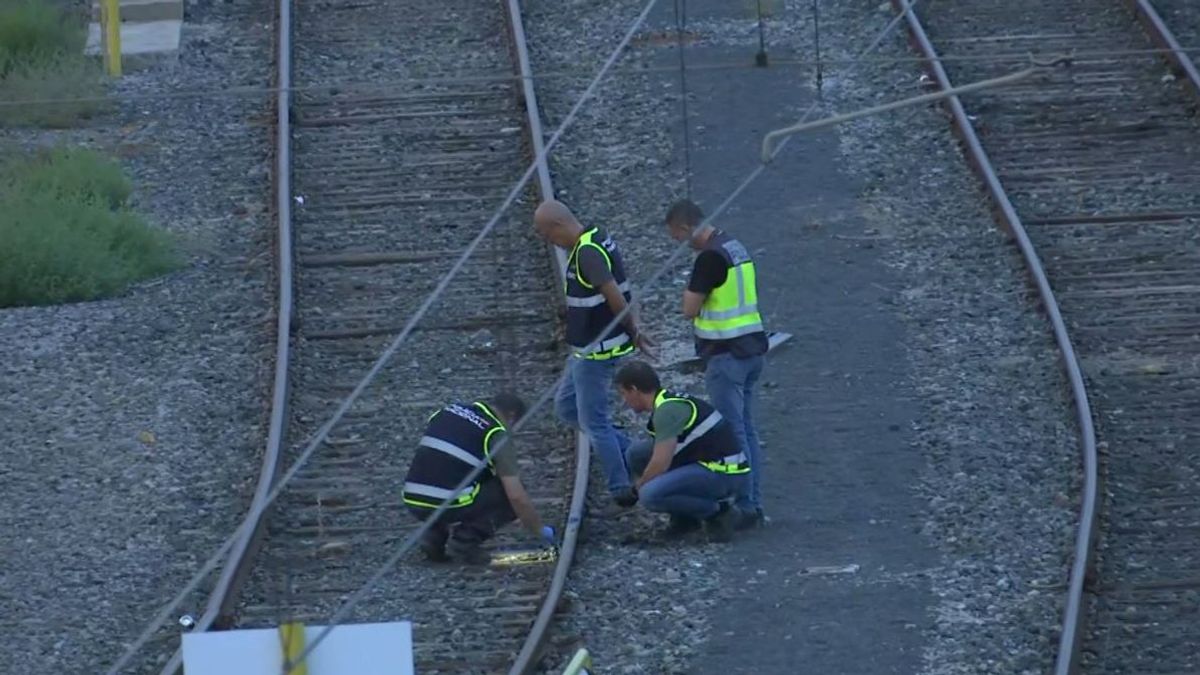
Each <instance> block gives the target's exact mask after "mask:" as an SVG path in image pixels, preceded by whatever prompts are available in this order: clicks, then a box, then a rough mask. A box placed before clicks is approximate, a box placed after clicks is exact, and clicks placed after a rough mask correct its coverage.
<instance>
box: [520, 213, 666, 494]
mask: <svg viewBox="0 0 1200 675" xmlns="http://www.w3.org/2000/svg"><path fill="white" fill-rule="evenodd" d="M533 227H534V230H535V231H536V232H537V233H538V236H540V237H541V238H542V239H545V240H546V241H548V242H550V243H551V244H554V245H555V246H559V247H561V248H563V249H566V250H567V251H570V255H569V256H568V257H567V272H566V294H567V343H568V345H569V346H570V349H571V356H570V357H569V358H568V360H567V369H568V373H567V377H566V379H565V380H564V381H563V385H562V387H561V388H560V389H559V390H558V394H557V396H556V397H555V399H554V410H555V413H556V414H557V415H558V417H559V419H561V420H563V421H564V422H566V423H567V424H570V425H571V426H573V427H575V428H576V429H581V430H582V431H583V432H584V433H586V434H587V435H588V439H589V440H590V441H591V444H592V447H593V448H595V450H596V454H597V455H598V456H599V457H600V463H601V465H602V466H603V468H604V474H605V479H606V481H607V483H608V491H609V493H610V494H612V496H613V500H614V501H615V502H616V503H617V504H618V505H619V506H623V507H629V506H633V505H634V504H636V503H637V494H636V493H635V492H634V491H633V487H632V486H631V485H630V482H629V469H628V467H626V465H625V449H626V448H627V447H628V446H629V439H628V438H626V437H625V435H624V434H622V433H620V432H618V431H617V430H616V429H615V428H614V427H613V424H612V421H611V419H610V418H609V411H608V396H609V392H610V389H611V387H612V377H613V373H614V372H615V371H616V368H617V364H618V361H619V360H620V359H621V357H623V356H625V355H627V354H630V353H632V352H633V350H634V349H635V348H640V349H642V350H643V351H647V353H649V352H648V348H650V347H653V346H654V342H653V340H651V339H650V338H648V337H647V336H646V335H644V334H642V333H641V332H639V331H638V327H637V320H636V317H634V315H633V312H627V313H626V314H625V316H624V317H623V318H622V319H621V322H620V323H619V324H618V325H616V326H614V327H613V328H612V330H609V331H608V332H606V333H604V332H603V331H604V329H605V327H607V326H608V325H609V324H610V323H612V321H613V319H614V318H615V317H616V316H617V315H618V314H620V313H621V312H622V311H624V309H625V307H626V306H627V305H628V304H629V300H630V297H631V295H630V292H629V282H628V281H627V280H626V277H625V263H624V262H623V261H622V259H621V251H620V250H619V249H618V248H617V243H616V242H615V241H613V238H612V237H611V236H609V235H608V233H606V232H604V231H603V230H601V229H599V228H596V227H592V228H587V229H585V228H584V227H583V225H580V224H579V221H578V220H576V218H575V215H574V214H573V213H571V210H570V209H568V208H567V207H566V205H564V204H562V203H561V202H558V201H555V200H553V199H550V200H547V201H545V202H543V203H542V204H541V205H540V206H538V208H537V211H535V212H534V214H533ZM602 333H603V334H602Z"/></svg>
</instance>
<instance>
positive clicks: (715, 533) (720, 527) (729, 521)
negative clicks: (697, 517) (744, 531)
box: [704, 502, 733, 542]
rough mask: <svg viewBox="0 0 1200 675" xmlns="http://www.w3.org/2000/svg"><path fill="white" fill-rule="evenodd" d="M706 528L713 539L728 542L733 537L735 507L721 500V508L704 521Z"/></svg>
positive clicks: (709, 536)
mask: <svg viewBox="0 0 1200 675" xmlns="http://www.w3.org/2000/svg"><path fill="white" fill-rule="evenodd" d="M704 530H705V531H706V532H707V533H708V538H709V539H710V540H712V541H719V542H726V541H731V540H732V539H733V509H732V508H730V506H729V504H726V503H725V502H721V507H720V510H718V511H717V513H716V514H715V515H713V516H710V517H709V518H708V519H707V520H705V521H704Z"/></svg>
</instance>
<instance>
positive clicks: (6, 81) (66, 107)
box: [0, 0, 105, 127]
mask: <svg viewBox="0 0 1200 675" xmlns="http://www.w3.org/2000/svg"><path fill="white" fill-rule="evenodd" d="M86 39H87V32H86V26H85V24H84V23H83V22H82V21H81V20H80V19H79V17H78V16H76V15H74V14H72V13H69V12H68V11H67V10H65V9H64V8H63V7H61V6H60V5H59V4H58V3H54V2H50V1H49V0H0V122H2V123H4V124H8V125H40V126H49V127H63V126H68V125H70V124H72V123H74V122H75V121H77V120H78V119H80V118H83V117H87V116H89V115H92V114H95V113H96V112H98V111H99V110H101V109H103V108H104V107H105V102H104V98H103V94H104V90H103V76H102V71H101V66H100V64H99V63H98V62H97V61H95V60H94V59H89V58H87V57H86V56H84V55H83V46H84V43H85V42H86ZM64 99H66V100H64ZM80 99H83V100H80ZM24 101H33V103H23V102H24Z"/></svg>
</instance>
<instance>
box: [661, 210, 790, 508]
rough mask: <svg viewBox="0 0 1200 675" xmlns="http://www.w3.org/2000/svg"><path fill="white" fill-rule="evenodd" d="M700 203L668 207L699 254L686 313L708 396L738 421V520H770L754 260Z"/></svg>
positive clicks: (762, 344)
mask: <svg viewBox="0 0 1200 675" xmlns="http://www.w3.org/2000/svg"><path fill="white" fill-rule="evenodd" d="M703 220H704V214H703V212H701V211H700V207H699V206H697V205H696V204H695V203H693V202H691V201H689V200H686V199H684V200H680V201H678V202H676V203H675V204H674V205H672V206H671V208H670V210H668V211H667V217H666V224H667V231H668V233H669V234H670V235H671V238H672V239H674V240H675V241H689V242H690V244H691V247H692V248H693V249H695V250H697V251H699V254H698V255H697V256H696V260H695V263H694V264H693V266H692V274H691V278H690V279H689V280H688V286H687V289H686V290H685V291H684V292H683V314H684V316H686V317H687V318H689V319H691V320H692V325H693V327H694V329H695V335H696V355H697V356H699V357H700V358H701V359H703V360H704V363H705V370H704V383H705V386H706V388H707V390H708V396H709V398H711V399H712V402H713V405H715V406H716V407H717V410H719V411H720V412H721V415H723V416H724V417H725V419H727V420H728V421H729V423H730V424H731V425H732V426H733V433H734V435H735V436H736V437H737V440H738V444H739V446H740V447H741V449H742V450H743V451H744V452H745V453H746V455H747V456H748V457H749V458H750V466H751V468H752V469H753V471H752V472H751V478H750V481H749V483H750V484H749V486H748V487H749V489H748V491H747V493H746V494H744V495H740V496H739V498H738V503H737V506H738V510H739V511H740V512H741V514H740V518H739V522H738V527H740V528H748V527H757V526H760V525H762V524H764V523H765V522H766V517H765V515H764V514H763V507H762V491H761V481H762V474H763V456H762V451H761V450H760V448H759V444H758V432H757V431H756V430H755V428H754V413H753V410H754V387H755V385H756V384H757V383H758V379H759V377H760V376H761V375H762V370H763V360H764V358H763V355H764V354H766V353H767V348H768V342H767V334H766V331H765V330H764V329H763V321H762V316H761V315H760V314H759V313H758V288H757V285H756V283H755V269H754V262H753V261H752V260H751V259H750V253H749V252H748V251H747V250H746V247H745V246H743V245H742V243H741V242H739V241H738V240H736V239H734V238H733V237H731V236H729V235H728V234H726V233H725V232H722V231H721V230H718V229H717V228H715V227H713V226H712V225H708V224H703Z"/></svg>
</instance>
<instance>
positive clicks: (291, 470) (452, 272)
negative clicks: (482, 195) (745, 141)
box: [107, 0, 658, 675]
mask: <svg viewBox="0 0 1200 675" xmlns="http://www.w3.org/2000/svg"><path fill="white" fill-rule="evenodd" d="M657 4H658V0H648V2H647V3H646V5H645V7H644V8H643V9H642V11H641V13H640V14H638V16H637V18H636V19H635V20H634V21H633V23H632V24H631V25H630V27H629V29H628V30H627V31H626V33H625V35H624V37H622V39H621V41H620V42H619V43H618V44H617V46H616V47H615V48H614V49H613V50H612V52H611V53H610V54H609V57H608V59H607V60H605V62H604V64H603V66H601V68H600V70H599V71H598V72H597V73H596V75H595V77H593V78H592V81H591V83H590V84H589V85H588V87H587V88H586V89H585V90H584V92H583V93H582V94H581V95H580V97H579V99H578V100H577V101H576V102H575V104H574V105H573V106H572V107H571V109H570V111H569V112H568V113H567V115H566V117H564V118H563V121H562V122H561V123H560V124H559V126H558V128H557V129H556V130H555V132H554V134H553V135H552V136H551V137H550V138H549V140H547V141H546V144H545V147H544V148H543V149H542V152H541V154H540V155H539V156H537V157H535V158H534V160H533V161H532V162H530V164H529V167H528V168H527V169H526V170H525V173H524V174H523V175H522V177H521V178H520V180H518V181H517V183H516V184H515V185H514V186H513V187H512V189H511V190H510V191H509V193H508V196H507V197H506V198H505V199H504V202H503V203H502V204H501V205H500V207H499V208H498V209H497V210H496V212H495V213H494V214H493V216H492V217H491V219H489V220H488V222H487V224H485V225H484V227H483V228H482V229H481V230H480V231H479V234H477V235H476V236H475V238H474V239H473V240H471V243H470V244H468V245H467V247H466V248H465V249H464V250H463V252H462V254H460V256H459V258H458V260H456V261H455V263H454V265H452V266H451V268H450V269H449V270H448V271H447V272H446V274H445V275H443V277H442V279H441V280H440V281H439V282H438V284H437V286H436V287H435V288H434V289H433V291H432V292H431V293H430V294H429V295H428V296H426V298H425V300H424V301H423V302H422V303H421V305H420V307H419V308H418V309H417V311H416V312H415V313H414V314H413V316H412V317H411V318H410V319H409V320H408V322H407V323H405V325H404V328H403V329H402V330H401V331H400V334H399V335H397V336H396V338H395V339H394V340H393V341H392V342H391V344H389V345H388V347H387V349H386V350H384V352H383V353H382V354H381V355H380V357H379V358H378V359H377V360H376V362H375V364H374V365H373V366H372V367H371V369H370V370H369V371H368V372H367V374H366V375H365V376H363V378H362V380H361V381H360V382H359V383H358V385H357V386H356V387H355V388H354V390H353V391H351V392H350V394H349V395H348V396H347V397H346V398H345V400H343V402H342V403H341V404H340V405H339V406H338V408H337V410H336V411H335V412H334V414H333V416H332V417H330V419H329V420H328V421H327V422H326V423H325V424H323V425H322V426H321V427H320V429H319V430H318V431H317V433H316V435H314V436H313V437H312V438H311V440H310V441H309V443H308V444H307V445H306V446H305V448H304V451H303V452H301V453H300V456H299V457H297V459H296V461H295V462H293V464H292V465H291V466H290V467H288V470H287V472H286V473H284V475H283V476H282V477H281V478H280V479H279V481H278V483H276V485H275V487H274V488H273V489H272V491H271V493H270V495H269V496H268V497H267V498H266V499H265V500H263V501H262V503H261V504H258V505H256V508H254V509H253V510H251V512H250V513H248V514H247V515H246V517H245V519H243V521H242V524H241V525H239V526H238V528H237V529H236V530H235V531H234V532H233V534H231V535H230V536H229V537H228V538H227V539H226V540H225V541H224V542H223V543H222V545H221V546H220V548H219V549H218V551H217V552H216V553H215V554H213V555H212V556H211V557H210V558H209V559H208V560H207V561H206V562H205V563H204V565H203V566H202V567H201V569H200V570H199V571H198V572H196V574H195V575H193V577H192V579H191V580H190V581H189V582H188V583H187V584H186V585H185V586H184V588H183V589H182V590H180V591H179V593H177V594H176V596H175V597H174V598H173V599H172V601H171V602H170V603H168V604H167V605H166V606H164V607H163V608H162V609H161V610H160V611H159V612H158V613H157V614H156V615H155V617H154V619H153V620H152V621H151V622H150V623H149V624H148V625H147V626H146V628H145V630H144V631H143V632H142V634H141V635H140V636H139V637H138V638H137V640H135V641H134V643H133V644H131V645H130V646H129V647H128V648H127V649H126V650H125V651H124V653H123V654H122V656H121V658H120V659H118V660H117V662H116V663H115V664H114V665H113V666H112V667H111V668H110V669H109V670H108V671H107V673H108V674H109V675H116V673H118V672H119V671H120V669H121V668H123V667H125V666H126V665H127V664H128V663H129V661H130V660H131V659H132V658H133V656H134V655H135V654H136V653H137V652H138V651H139V650H140V649H141V648H142V647H143V646H145V644H146V643H147V642H148V641H149V640H150V638H151V636H152V635H153V634H154V631H156V630H158V628H159V627H160V626H161V625H162V624H163V623H164V622H165V621H166V620H167V618H168V617H169V616H170V615H171V613H172V612H173V611H175V609H176V608H177V607H178V606H179V604H180V603H181V602H183V600H184V598H186V597H187V596H188V595H189V594H191V593H192V592H193V591H195V590H196V589H197V588H198V587H199V585H200V583H201V582H202V581H203V580H204V579H205V578H206V577H207V576H208V574H209V573H210V572H211V571H212V570H213V569H214V568H215V567H216V565H217V564H218V563H219V562H220V561H221V559H222V558H223V557H224V555H225V553H226V552H227V551H228V550H229V549H230V547H232V546H233V543H234V542H235V541H236V540H237V539H238V538H239V537H240V536H241V535H242V533H243V531H248V530H249V529H252V528H253V527H255V526H256V524H257V522H258V520H259V518H260V517H261V516H262V513H263V512H264V511H265V510H266V509H267V508H268V507H269V506H270V505H271V504H272V503H273V502H274V501H275V499H276V498H277V497H278V496H279V494H280V493H281V492H282V491H283V489H284V487H286V486H287V485H288V483H290V482H291V480H292V479H293V478H295V476H296V475H297V474H298V473H299V471H300V469H301V468H302V467H303V466H304V465H305V463H306V462H307V461H308V459H309V458H310V457H311V456H312V454H313V453H314V452H315V451H316V449H317V448H318V447H320V446H321V444H322V443H324V442H325V439H326V438H328V436H329V433H330V432H331V431H332V430H333V428H334V426H336V425H337V423H338V422H339V421H341V419H342V417H343V416H344V415H345V414H346V412H347V411H348V410H349V409H350V407H351V406H352V405H354V403H355V401H357V400H358V398H359V396H361V395H362V393H363V392H364V391H365V390H366V389H367V387H368V386H369V385H370V383H371V382H373V381H374V379H375V378H376V377H377V376H378V374H379V373H380V372H381V371H382V370H383V367H384V366H385V365H386V364H387V363H388V362H389V361H390V360H391V358H392V357H393V356H394V355H395V353H396V351H397V350H398V349H399V348H400V346H401V345H402V344H403V343H404V341H405V340H407V339H408V336H409V335H411V334H412V331H413V329H414V328H415V327H416V325H417V323H419V322H420V321H421V319H423V318H424V317H425V315H426V314H427V313H428V312H429V309H430V308H431V307H432V306H433V303H434V302H436V301H437V300H438V299H439V298H440V297H441V296H442V294H443V293H444V292H445V290H446V288H447V287H448V286H449V284H450V282H451V281H452V280H453V279H454V278H455V277H457V276H458V274H459V272H461V271H462V269H463V267H464V266H465V265H466V262H467V260H468V259H469V258H470V257H471V256H472V255H473V254H474V253H475V250H476V249H478V248H479V245H480V244H481V243H482V242H483V240H484V239H485V238H487V236H488V235H489V234H490V233H491V231H492V230H493V229H494V228H495V227H496V225H497V223H499V222H500V219H501V218H502V217H503V215H504V213H505V212H507V211H508V209H509V208H510V207H511V206H512V205H513V204H514V203H515V202H516V200H517V198H518V197H519V196H520V194H521V193H522V191H523V190H524V189H525V186H526V185H527V184H528V183H529V180H530V179H531V178H532V177H533V175H534V173H535V172H536V171H537V166H538V164H539V163H540V162H541V161H542V159H543V158H544V157H545V156H547V155H548V154H549V153H550V150H551V149H552V148H553V147H554V146H555V145H557V143H558V141H559V140H560V139H561V138H562V136H563V134H564V133H565V132H566V130H567V129H568V128H569V127H570V126H571V124H572V123H573V122H574V121H575V118H576V117H578V115H579V112H580V111H581V110H582V109H583V106H584V104H585V103H587V102H588V101H589V100H591V98H592V96H593V95H594V94H595V92H596V89H597V88H598V87H599V85H600V83H601V82H602V81H603V80H604V79H605V76H606V75H607V74H608V71H609V69H611V68H612V66H613V64H615V63H616V62H617V60H618V59H619V58H620V56H621V54H622V53H623V52H624V51H625V48H626V47H627V46H628V45H629V42H630V41H631V40H632V39H633V36H634V34H635V33H636V32H637V30H638V29H639V28H640V27H641V26H642V24H644V23H645V21H646V18H647V17H648V16H649V14H650V12H651V10H653V9H654V7H655V5H657ZM443 506H445V504H443Z"/></svg>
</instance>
